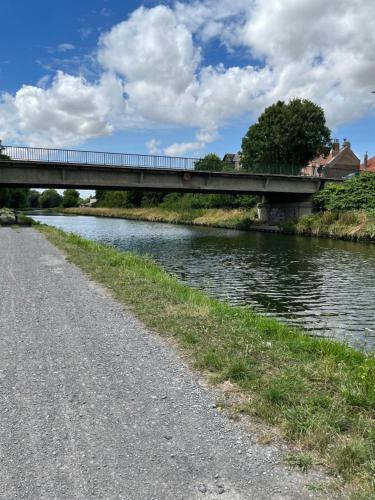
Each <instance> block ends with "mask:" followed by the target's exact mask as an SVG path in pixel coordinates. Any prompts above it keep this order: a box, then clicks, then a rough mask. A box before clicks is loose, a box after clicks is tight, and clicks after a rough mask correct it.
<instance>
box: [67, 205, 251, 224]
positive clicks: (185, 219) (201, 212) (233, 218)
mask: <svg viewBox="0 0 375 500" xmlns="http://www.w3.org/2000/svg"><path fill="white" fill-rule="evenodd" d="M62 212H63V213H66V214H75V215H96V216H98V217H113V218H123V219H134V220H147V221H151V222H169V223H172V224H190V225H194V226H212V227H224V228H228V229H246V228H247V227H249V226H251V225H252V224H255V223H256V213H257V212H256V209H255V208H252V209H247V210H245V209H238V208H233V209H221V208H204V209H203V208H202V209H200V208H198V209H197V208H196V209H193V208H191V209H186V210H171V209H167V208H161V207H152V208H65V209H63V210H62Z"/></svg>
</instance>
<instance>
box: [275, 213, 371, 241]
mask: <svg viewBox="0 0 375 500" xmlns="http://www.w3.org/2000/svg"><path fill="white" fill-rule="evenodd" d="M281 228H282V229H283V230H284V231H285V232H287V233H295V234H304V235H310V236H328V237H331V238H341V239H348V240H374V239H375V210H347V211H343V210H342V211H338V210H335V211H332V212H331V211H326V212H319V213H315V214H311V215H305V216H304V217H302V218H301V219H299V220H298V221H288V222H286V223H284V224H282V225H281Z"/></svg>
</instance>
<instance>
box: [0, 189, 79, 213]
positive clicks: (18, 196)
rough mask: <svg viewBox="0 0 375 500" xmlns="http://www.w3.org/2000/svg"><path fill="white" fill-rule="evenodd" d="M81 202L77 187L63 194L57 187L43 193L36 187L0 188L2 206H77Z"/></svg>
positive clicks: (0, 203) (18, 207) (0, 204)
mask: <svg viewBox="0 0 375 500" xmlns="http://www.w3.org/2000/svg"><path fill="white" fill-rule="evenodd" d="M80 202H81V200H80V197H79V192H78V191H76V190H75V189H66V190H65V191H64V194H63V195H62V196H61V194H59V193H58V192H57V191H56V190H55V189H46V190H45V191H43V192H42V193H40V192H39V191H36V190H35V189H23V188H3V189H0V208H2V207H6V208H16V209H20V208H57V207H77V206H78V205H79V204H80Z"/></svg>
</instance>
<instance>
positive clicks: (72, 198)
mask: <svg viewBox="0 0 375 500" xmlns="http://www.w3.org/2000/svg"><path fill="white" fill-rule="evenodd" d="M78 204H79V192H78V191H77V190H76V189H65V191H64V194H63V200H62V205H63V207H64V208H67V207H77V206H78Z"/></svg>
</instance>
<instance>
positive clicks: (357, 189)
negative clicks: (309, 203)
mask: <svg viewBox="0 0 375 500" xmlns="http://www.w3.org/2000/svg"><path fill="white" fill-rule="evenodd" d="M314 204H315V206H316V208H318V209H320V210H355V209H364V210H373V209H375V174H374V173H370V172H367V173H363V174H361V175H358V176H356V177H352V178H351V179H348V180H346V181H345V182H343V183H340V184H328V185H327V186H326V187H325V188H324V189H322V191H320V192H319V193H317V194H316V195H315V196H314Z"/></svg>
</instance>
